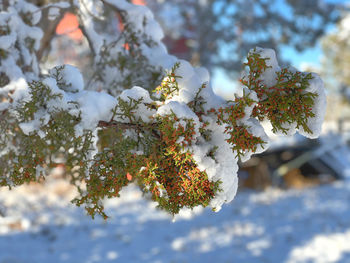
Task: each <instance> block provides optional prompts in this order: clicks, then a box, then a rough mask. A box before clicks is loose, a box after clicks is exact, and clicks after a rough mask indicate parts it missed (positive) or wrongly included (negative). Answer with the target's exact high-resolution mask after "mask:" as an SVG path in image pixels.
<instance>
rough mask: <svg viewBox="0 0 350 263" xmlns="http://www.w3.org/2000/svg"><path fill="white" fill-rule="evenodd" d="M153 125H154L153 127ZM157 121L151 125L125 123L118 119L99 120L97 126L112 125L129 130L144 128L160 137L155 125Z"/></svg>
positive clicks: (106, 126)
mask: <svg viewBox="0 0 350 263" xmlns="http://www.w3.org/2000/svg"><path fill="white" fill-rule="evenodd" d="M152 126H153V127H152ZM154 126H156V123H152V124H150V125H149V126H145V125H141V124H137V123H124V122H118V121H114V120H112V121H109V122H107V121H99V123H98V125H97V127H100V128H110V127H115V128H116V129H121V130H127V129H135V130H139V131H143V130H150V131H151V132H152V134H153V135H154V136H155V137H156V138H157V139H159V138H160V136H159V134H158V133H157V131H156V129H155V127H154Z"/></svg>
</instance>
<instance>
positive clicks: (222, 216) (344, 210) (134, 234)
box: [0, 179, 350, 263]
mask: <svg viewBox="0 0 350 263" xmlns="http://www.w3.org/2000/svg"><path fill="white" fill-rule="evenodd" d="M73 197H74V192H73V191H71V190H70V188H69V186H68V185H67V183H66V182H65V181H63V180H62V181H61V180H58V181H53V180H50V179H49V180H48V181H47V182H46V184H45V186H44V187H42V186H38V185H31V186H29V187H28V186H22V187H18V188H15V189H13V190H11V191H9V190H7V189H5V188H3V189H0V212H1V213H2V214H4V215H5V217H2V216H0V262H1V263H5V262H6V263H7V262H16V263H21V262H23V263H34V262H35V263H41V262H43V263H44V262H45V263H46V262H50V263H51V262H53V263H54V262H72V263H79V262H84V263H85V262H266V263H268V262H278V263H279V262H293V263H294V262H350V209H349V208H350V207H349V205H350V202H349V201H350V183H349V182H336V183H334V184H332V185H325V186H320V187H316V188H311V189H306V190H288V191H283V190H278V189H268V190H267V191H266V192H260V193H258V192H253V191H252V192H240V193H239V194H238V195H237V196H236V199H235V202H232V203H230V204H228V205H224V206H223V208H222V210H221V211H220V213H213V212H212V211H211V210H210V209H195V210H194V211H193V212H192V213H190V212H189V211H187V212H186V211H184V212H182V213H181V214H180V215H178V216H177V217H176V218H175V222H174V223H173V222H172V218H171V217H170V216H169V215H167V214H165V213H163V212H161V211H158V210H157V209H156V208H155V204H154V203H151V202H149V201H146V200H145V199H144V198H143V197H142V194H141V192H140V191H138V190H137V189H136V187H134V186H132V185H131V186H130V187H128V188H126V189H124V190H123V193H122V194H121V197H120V198H117V199H114V200H109V201H107V203H106V207H107V211H108V214H109V215H110V216H111V218H110V219H109V220H108V221H107V222H105V221H103V220H101V219H95V220H92V219H91V218H89V217H88V216H86V215H85V213H84V211H83V209H80V208H76V207H75V206H73V205H71V204H69V200H70V199H71V198H73Z"/></svg>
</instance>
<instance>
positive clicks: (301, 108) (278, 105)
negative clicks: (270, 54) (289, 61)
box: [241, 53, 317, 134]
mask: <svg viewBox="0 0 350 263" xmlns="http://www.w3.org/2000/svg"><path fill="white" fill-rule="evenodd" d="M247 60H248V62H247V63H246V64H245V65H246V66H248V68H249V70H250V72H249V75H248V77H246V78H243V79H241V83H242V84H243V85H244V86H246V87H247V88H248V89H249V90H252V91H254V92H256V94H257V96H258V102H257V105H256V106H255V107H254V110H253V117H257V118H258V119H259V120H260V121H262V120H264V119H265V118H267V119H268V120H269V121H270V122H271V124H272V131H273V132H282V133H285V134H287V131H288V129H287V128H285V126H286V124H288V125H290V124H292V123H296V127H297V128H300V127H302V128H303V129H304V130H305V131H306V132H308V133H310V134H312V131H311V130H310V128H309V127H308V126H307V120H308V119H309V118H312V117H314V116H315V114H314V113H313V112H312V108H313V106H314V100H315V98H316V97H317V94H315V93H311V92H306V91H305V90H306V88H307V87H308V86H309V81H310V80H311V79H312V78H313V77H312V75H311V73H308V74H305V73H302V72H299V71H297V72H292V71H290V70H289V69H287V68H284V69H282V70H281V71H279V72H276V74H277V78H276V81H277V82H276V84H275V85H274V86H272V87H267V86H266V85H264V83H263V81H262V80H261V79H260V77H261V75H262V73H263V72H264V71H265V70H266V69H267V68H268V66H267V65H266V58H261V57H260V55H259V54H257V53H250V54H249V55H248V57H247Z"/></svg>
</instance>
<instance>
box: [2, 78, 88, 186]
mask: <svg viewBox="0 0 350 263" xmlns="http://www.w3.org/2000/svg"><path fill="white" fill-rule="evenodd" d="M29 89H30V95H31V99H30V100H28V101H24V102H23V103H21V104H19V105H18V106H17V107H16V109H15V110H14V112H13V114H15V115H16V118H13V116H11V114H10V113H7V116H6V118H3V119H1V122H2V123H1V124H2V125H1V132H3V133H4V134H5V135H6V136H3V137H2V140H1V143H0V144H1V148H2V149H6V151H7V153H6V154H4V155H2V156H1V161H0V162H1V163H7V166H6V167H2V168H1V169H2V170H0V176H1V177H0V178H1V179H0V182H1V185H3V186H5V185H9V186H11V185H21V184H23V183H25V182H31V181H37V180H39V179H40V177H43V176H44V175H45V174H47V173H48V171H50V169H52V168H55V167H57V166H58V165H60V164H62V163H64V165H65V167H66V171H67V174H69V175H70V176H71V177H70V179H71V182H72V183H73V184H76V185H77V186H78V185H79V184H80V183H81V181H82V180H83V179H84V178H85V173H86V171H87V168H88V163H87V162H86V160H87V159H88V157H89V153H90V151H91V150H92V142H93V140H92V139H93V136H92V132H91V131H85V132H84V134H83V135H81V136H76V135H75V125H77V124H78V123H79V122H80V117H79V116H78V117H77V116H73V115H71V114H69V113H68V112H67V111H64V110H62V109H58V108H54V109H52V111H50V119H49V120H47V121H45V120H44V119H40V122H41V123H40V130H39V131H35V132H34V131H33V132H30V133H29V134H24V133H23V131H22V129H21V128H20V125H21V123H22V124H23V123H25V122H31V121H33V120H34V117H35V115H36V114H37V113H38V112H39V110H42V109H45V108H47V105H48V103H49V102H50V100H57V99H59V98H61V95H60V94H53V93H52V91H51V89H50V88H49V87H48V86H46V85H44V84H43V83H42V82H32V83H30V85H29ZM74 106H76V105H72V107H74Z"/></svg>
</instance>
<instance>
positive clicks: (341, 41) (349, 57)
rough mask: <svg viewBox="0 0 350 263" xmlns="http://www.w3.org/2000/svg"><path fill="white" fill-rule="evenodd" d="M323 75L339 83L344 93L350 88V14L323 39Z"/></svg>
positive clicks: (346, 13)
mask: <svg viewBox="0 0 350 263" xmlns="http://www.w3.org/2000/svg"><path fill="white" fill-rule="evenodd" d="M322 49H323V53H324V59H323V61H322V69H323V70H322V71H323V74H327V75H328V76H329V77H332V78H333V80H334V81H336V82H337V86H338V87H339V88H340V89H341V90H340V91H341V92H342V93H345V94H347V95H349V92H346V90H348V87H349V86H350V70H349V69H350V13H349V12H345V13H344V14H343V18H342V19H341V20H340V21H339V23H338V24H337V26H336V28H334V30H333V31H331V32H330V33H329V34H327V35H326V36H325V37H323V39H322Z"/></svg>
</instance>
